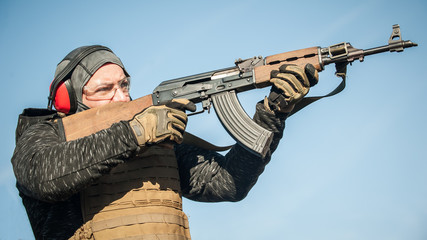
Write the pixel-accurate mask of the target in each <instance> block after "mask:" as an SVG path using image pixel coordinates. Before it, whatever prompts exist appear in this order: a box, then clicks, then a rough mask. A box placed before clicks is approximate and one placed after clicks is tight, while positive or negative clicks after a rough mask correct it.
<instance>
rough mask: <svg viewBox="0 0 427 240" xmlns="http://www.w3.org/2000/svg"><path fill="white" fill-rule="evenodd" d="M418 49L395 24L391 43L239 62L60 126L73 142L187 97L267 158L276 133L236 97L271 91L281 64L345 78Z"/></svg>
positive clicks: (313, 49)
mask: <svg viewBox="0 0 427 240" xmlns="http://www.w3.org/2000/svg"><path fill="white" fill-rule="evenodd" d="M414 46H417V44H416V43H413V42H411V41H404V40H402V37H401V33H400V27H399V25H393V32H392V34H391V36H390V39H389V41H388V44H387V45H384V46H380V47H375V48H370V49H364V50H362V49H357V48H354V47H353V46H352V45H351V44H350V43H347V42H343V43H339V44H335V45H332V46H329V47H311V48H305V49H300V50H296V51H291V52H285V53H280V54H276V55H272V56H268V57H265V58H263V57H253V58H250V59H245V60H241V59H239V60H237V61H236V62H235V66H233V67H230V68H224V69H219V70H214V71H210V72H206V73H201V74H196V75H192V76H188V77H183V78H177V79H173V80H169V81H164V82H162V83H160V85H159V86H157V87H156V88H155V89H154V91H153V93H152V94H150V95H147V96H144V97H141V98H138V99H136V100H133V101H130V102H126V103H124V102H115V103H110V104H107V105H105V106H102V107H98V108H93V109H89V110H86V111H83V112H80V113H77V114H74V115H70V116H68V117H65V118H63V119H62V123H63V126H64V130H65V135H66V138H67V141H71V140H74V139H77V138H81V137H84V136H88V135H90V134H93V133H95V132H98V131H100V130H103V129H106V128H109V127H110V126H111V125H112V124H113V123H115V122H119V121H121V120H130V119H132V117H133V116H134V115H135V114H137V113H139V112H141V111H142V110H144V109H145V108H148V107H150V106H153V105H161V104H162V103H165V102H167V101H170V100H172V99H175V98H186V99H188V100H190V101H192V102H194V103H202V108H203V109H202V111H199V112H197V113H201V112H203V111H205V110H209V109H210V107H211V105H213V106H214V109H215V112H216V114H217V116H218V118H219V120H220V121H221V123H222V124H223V126H224V127H225V129H226V130H227V131H228V132H229V134H230V135H231V136H232V137H233V138H234V139H235V140H236V141H237V142H238V143H239V144H241V145H242V146H244V147H245V148H247V149H248V150H250V151H252V152H253V153H255V154H257V155H260V156H265V154H266V153H267V151H268V150H269V145H270V142H271V140H272V135H273V134H272V133H271V132H270V131H268V130H266V129H264V128H262V127H260V126H259V125H257V124H256V123H255V122H254V121H253V120H252V119H251V118H250V117H249V116H248V115H247V114H246V112H245V111H244V109H243V108H242V107H241V105H240V103H239V100H238V98H237V95H236V94H237V93H239V92H243V91H248V90H252V89H255V88H264V87H267V86H270V85H271V84H270V82H269V80H270V72H271V71H272V70H278V69H279V67H280V66H281V65H283V64H296V65H300V66H305V65H306V64H307V63H311V64H312V65H313V66H314V67H315V68H316V69H317V70H318V71H319V72H320V71H322V70H324V68H325V66H326V65H329V64H332V63H335V64H336V65H337V66H338V68H337V71H338V73H339V74H342V75H344V76H345V71H343V70H342V69H345V67H346V66H347V64H348V63H352V62H353V61H355V60H359V61H361V62H362V61H363V60H364V57H365V56H369V55H372V54H377V53H382V52H402V51H403V50H404V49H405V48H409V47H414ZM343 66H344V68H343ZM338 69H341V70H338ZM335 92H338V91H335Z"/></svg>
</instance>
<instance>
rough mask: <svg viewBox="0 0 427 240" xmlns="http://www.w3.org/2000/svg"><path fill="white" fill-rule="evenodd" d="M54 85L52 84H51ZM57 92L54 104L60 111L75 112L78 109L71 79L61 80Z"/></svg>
mask: <svg viewBox="0 0 427 240" xmlns="http://www.w3.org/2000/svg"><path fill="white" fill-rule="evenodd" d="M51 87H52V84H51ZM53 92H55V99H54V101H53V104H54V106H55V109H56V110H57V111H58V112H63V113H65V114H68V113H70V112H71V113H73V112H75V111H76V110H77V103H76V101H77V100H76V97H75V94H74V89H73V87H72V86H71V84H70V80H69V79H68V80H66V81H64V82H61V83H60V84H59V85H58V87H57V89H56V91H55V90H53Z"/></svg>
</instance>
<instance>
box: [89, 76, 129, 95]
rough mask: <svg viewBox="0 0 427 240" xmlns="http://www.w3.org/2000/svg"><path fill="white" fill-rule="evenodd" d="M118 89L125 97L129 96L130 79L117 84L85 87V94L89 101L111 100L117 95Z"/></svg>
mask: <svg viewBox="0 0 427 240" xmlns="http://www.w3.org/2000/svg"><path fill="white" fill-rule="evenodd" d="M117 89H120V90H121V91H122V92H123V93H124V94H125V95H129V89H130V78H129V77H127V78H125V79H123V80H121V81H120V82H118V83H117V84H114V83H100V84H98V85H95V86H85V87H84V88H83V92H84V94H86V98H87V99H89V100H94V101H97V100H110V99H112V98H113V97H114V95H115V94H116V91H117Z"/></svg>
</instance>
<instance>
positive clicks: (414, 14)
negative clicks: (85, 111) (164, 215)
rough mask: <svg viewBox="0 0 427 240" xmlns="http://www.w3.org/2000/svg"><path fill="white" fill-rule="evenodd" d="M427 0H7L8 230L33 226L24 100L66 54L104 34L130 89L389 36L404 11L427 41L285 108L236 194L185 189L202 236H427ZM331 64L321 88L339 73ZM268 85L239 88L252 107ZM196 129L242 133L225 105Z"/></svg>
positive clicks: (17, 234)
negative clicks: (251, 177)
mask: <svg viewBox="0 0 427 240" xmlns="http://www.w3.org/2000/svg"><path fill="white" fill-rule="evenodd" d="M426 13H427V3H426V2H425V1H421V0H418V1H407V2H405V3H402V2H401V1H395V0H392V1H386V0H369V1H352V2H345V1H314V0H307V1H303V0H302V1H292V2H290V1H269V0H263V1H254V0H247V1H221V0H220V1H179V2H178V1H156V2H155V1H136V0H135V1H120V3H119V2H118V1H111V0H103V1H98V0H93V1H37V2H36V1H32V2H30V1H20V0H14V1H11V0H10V1H8V0H4V1H1V2H0V35H1V38H0V52H1V57H0V71H1V73H2V75H3V81H2V82H3V83H4V84H5V86H4V87H3V91H2V94H1V96H0V98H1V101H2V102H3V114H2V116H3V117H2V121H1V122H2V127H1V128H0V129H1V136H2V138H1V140H0V143H1V146H2V151H1V153H0V154H1V159H2V161H0V191H1V193H2V194H1V196H2V198H1V199H0V213H1V214H0V239H33V236H32V232H31V227H30V225H29V223H28V220H27V217H26V213H25V210H24V209H23V207H22V204H21V200H20V198H19V196H18V193H17V191H16V189H15V186H14V184H15V180H14V175H13V171H12V167H11V164H10V158H11V156H12V154H13V149H14V131H15V126H16V120H17V116H18V114H19V113H20V112H21V111H22V109H24V108H27V107H40V108H41V107H45V106H46V104H47V95H48V86H49V84H50V82H51V80H52V78H53V73H54V70H55V67H56V64H57V63H58V62H59V61H60V60H61V59H62V58H63V57H64V56H65V55H66V54H67V53H68V52H69V51H71V50H72V49H74V48H76V47H78V46H82V45H89V44H103V45H106V46H108V47H110V48H112V49H113V51H115V53H116V54H117V55H118V56H120V58H121V59H122V61H123V62H124V64H125V66H126V68H127V70H128V72H129V73H130V74H131V75H132V79H133V82H132V90H131V94H132V95H133V97H134V98H135V97H138V96H144V95H147V94H150V93H151V91H152V90H153V89H154V88H155V86H156V85H158V84H159V83H160V82H161V81H164V80H168V79H172V78H177V77H183V76H187V75H191V74H196V73H201V72H206V71H210V70H215V69H220V68H224V67H230V66H233V64H234V60H235V59H237V58H249V57H252V56H258V55H262V56H268V55H273V54H276V53H280V52H285V51H291V50H295V49H301V48H307V47H312V46H322V47H326V46H329V45H332V44H336V43H340V42H351V43H352V44H353V46H355V47H358V48H371V47H375V46H380V45H385V44H387V41H388V38H389V36H390V34H391V27H392V25H393V24H400V26H401V30H402V35H403V39H405V40H412V41H414V42H416V43H418V44H419V46H418V47H417V48H411V49H407V50H405V52H403V53H384V54H381V55H375V56H371V57H367V58H366V59H365V62H363V63H359V62H356V63H354V64H353V66H351V67H349V69H348V74H349V77H348V85H347V88H346V89H345V90H344V91H343V92H342V93H340V94H339V95H337V96H334V97H331V98H328V99H324V100H321V101H319V102H317V103H315V104H313V105H312V106H309V107H308V108H306V109H304V110H303V111H301V112H299V113H298V114H296V115H294V116H293V117H292V118H290V119H288V120H287V127H286V130H285V135H284V138H283V140H282V142H281V144H280V145H279V148H278V150H277V151H276V152H275V154H274V156H273V158H272V161H271V163H270V164H269V165H268V166H267V167H266V169H265V171H264V173H263V174H262V175H261V177H260V178H259V180H258V183H257V184H256V185H255V187H254V188H253V189H252V191H251V192H250V193H249V195H248V196H247V197H246V198H245V199H244V200H243V201H241V202H238V203H197V202H192V201H188V200H185V201H184V209H185V212H186V213H187V215H188V216H189V219H190V231H191V233H192V236H193V239H196V240H198V239H208V240H209V239H296V240H300V239H301V240H303V239H328V240H331V239H350V240H352V239H364V240H368V239H375V240H377V239H396V240H397V239H399V240H400V239H402V240H403V239H405V240H406V239H413V240H417V239H420V240H421V239H427V230H426V227H425V226H426V225H427V202H426V198H427V187H426V185H427V184H426V183H427V174H426V171H427V162H426V160H427V129H426V127H425V123H426V122H427V114H426V107H425V105H424V104H425V102H426V100H427V94H425V91H426V89H427V81H426V80H427V79H426V74H425V73H424V70H426V69H427V64H426V61H425V59H426V57H425V56H426V55H427V51H426V47H425V45H426V39H427V31H426V30H425V25H426V23H427V15H426ZM333 73H334V69H333V67H332V66H330V67H329V68H327V69H326V70H325V71H324V72H322V73H320V83H319V85H318V86H316V87H315V88H313V89H312V90H311V92H310V94H311V95H317V94H322V93H327V92H328V90H330V89H332V88H333V87H334V86H335V85H336V84H338V82H339V80H338V79H337V78H336V77H334V76H333ZM266 94H268V90H265V89H263V90H256V91H253V92H250V93H243V94H241V95H239V99H240V101H241V102H242V105H243V106H244V108H245V109H246V111H247V112H248V114H249V115H252V114H253V113H254V105H255V103H256V102H257V101H259V100H260V99H262V98H263V97H264V96H265V95H266ZM188 130H189V131H190V132H192V133H194V134H196V135H199V136H201V137H204V138H206V139H208V140H210V141H212V142H213V143H215V144H218V145H227V144H231V143H233V140H232V139H231V138H230V137H229V136H228V135H227V133H226V132H225V130H223V129H222V127H221V125H220V123H219V122H218V120H217V118H216V116H215V114H213V113H211V114H203V115H198V116H194V117H191V118H190V121H189V125H188Z"/></svg>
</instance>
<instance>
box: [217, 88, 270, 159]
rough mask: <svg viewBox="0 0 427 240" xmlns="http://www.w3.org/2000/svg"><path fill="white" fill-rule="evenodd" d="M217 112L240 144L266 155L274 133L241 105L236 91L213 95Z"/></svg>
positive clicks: (260, 154) (255, 152) (223, 123)
mask: <svg viewBox="0 0 427 240" xmlns="http://www.w3.org/2000/svg"><path fill="white" fill-rule="evenodd" d="M212 102H213V105H214V109H215V112H216V114H217V116H218V118H219V120H220V121H221V123H222V125H223V126H224V128H225V129H226V130H227V132H228V133H229V134H230V135H231V136H232V137H233V138H234V140H236V141H237V142H238V143H239V144H240V145H242V146H243V147H245V148H246V149H248V150H250V151H251V152H253V153H254V154H256V155H258V156H261V157H265V155H266V154H267V152H268V150H269V149H270V143H271V141H272V139H273V133H272V132H270V131H268V130H266V129H264V128H262V127H261V126H259V125H258V124H256V123H255V122H254V121H253V120H252V119H251V118H250V117H249V116H248V115H247V113H246V112H245V110H244V109H243V108H242V106H241V105H240V102H239V100H238V99H237V95H236V92H235V91H226V92H222V93H218V94H214V95H212Z"/></svg>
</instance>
